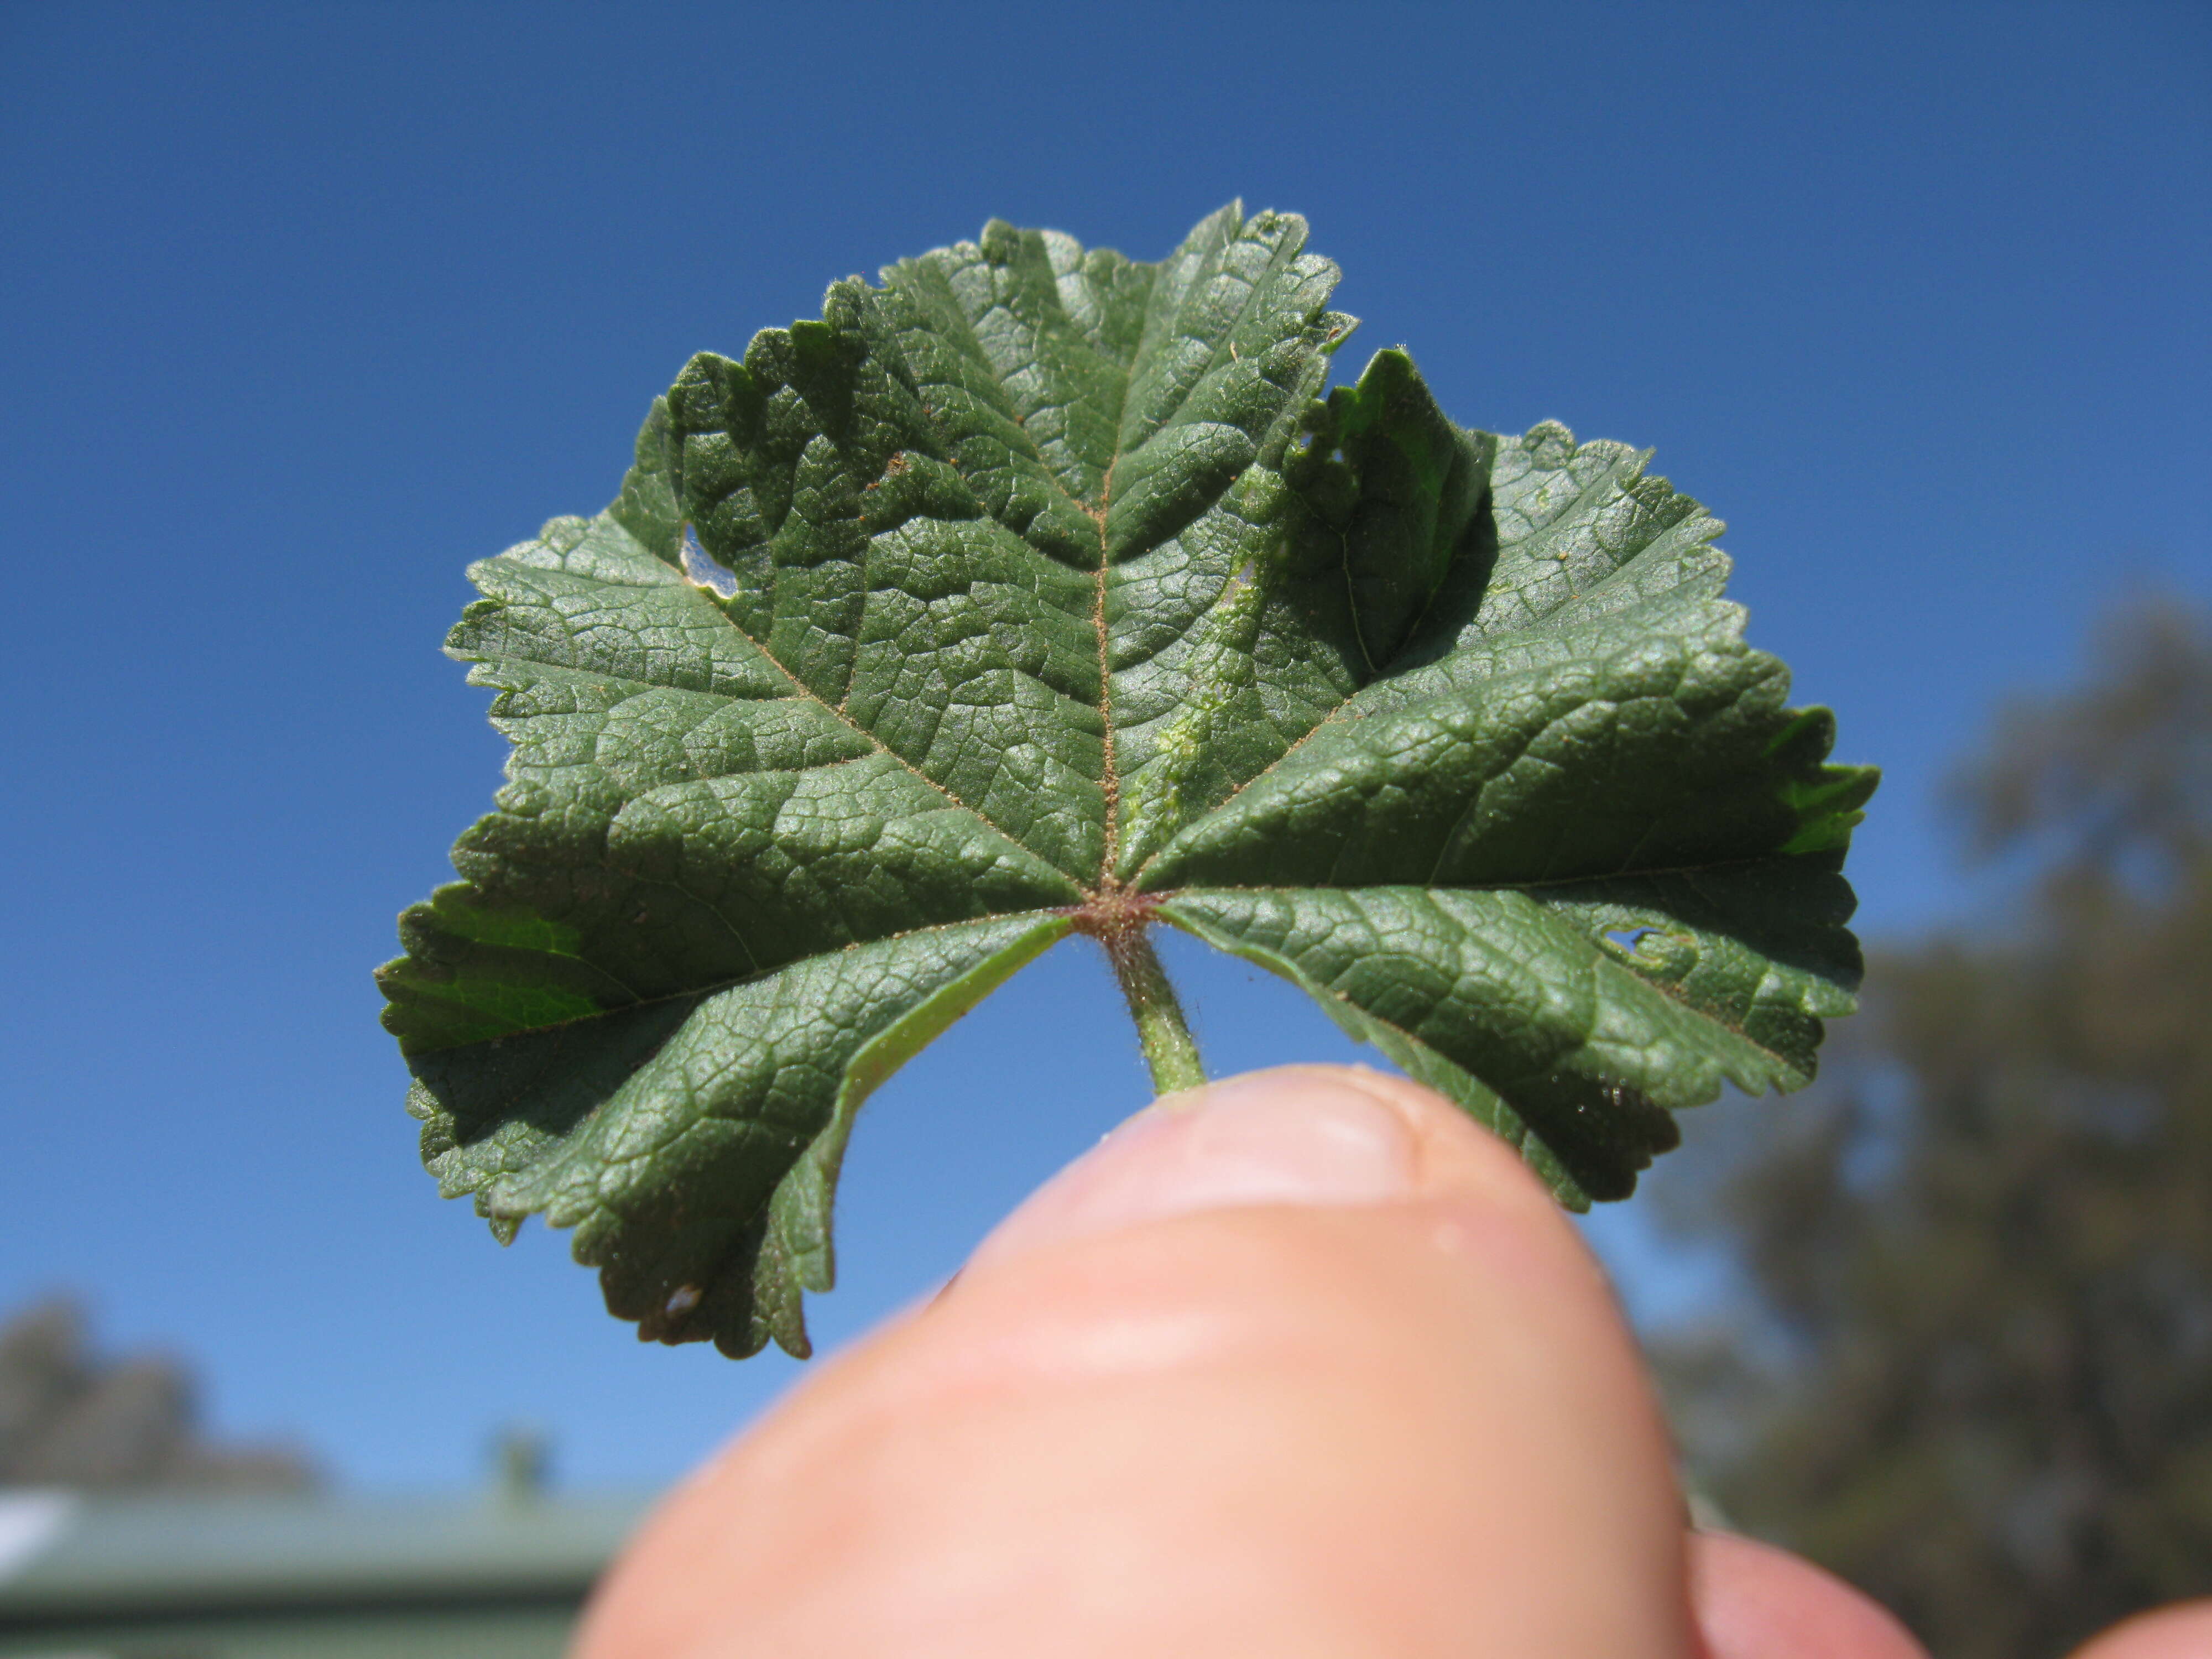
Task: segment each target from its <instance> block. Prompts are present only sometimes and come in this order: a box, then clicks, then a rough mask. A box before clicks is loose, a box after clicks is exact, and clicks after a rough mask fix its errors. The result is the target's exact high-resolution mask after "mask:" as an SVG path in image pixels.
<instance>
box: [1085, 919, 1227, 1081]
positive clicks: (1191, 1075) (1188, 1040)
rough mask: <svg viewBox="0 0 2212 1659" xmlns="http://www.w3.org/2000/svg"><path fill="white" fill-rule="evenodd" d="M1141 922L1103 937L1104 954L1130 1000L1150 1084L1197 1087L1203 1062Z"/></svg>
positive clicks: (1165, 973)
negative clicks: (1107, 937)
mask: <svg viewBox="0 0 2212 1659" xmlns="http://www.w3.org/2000/svg"><path fill="white" fill-rule="evenodd" d="M1146 932H1147V930H1146V928H1144V927H1132V928H1130V929H1129V930H1128V931H1127V933H1121V934H1119V935H1117V936H1116V937H1115V938H1113V939H1109V940H1107V941H1106V955H1107V957H1108V958H1109V960H1111V961H1112V963H1113V964H1114V976H1115V978H1116V979H1118V980H1120V981H1121V994H1122V995H1123V996H1125V997H1127V998H1128V1000H1129V1017H1130V1018H1132V1019H1133V1020H1135V1021H1136V1022H1137V1040H1138V1042H1140V1043H1142V1044H1143V1045H1144V1049H1145V1064H1146V1065H1147V1066H1151V1067H1152V1087H1153V1088H1154V1089H1155V1090H1157V1091H1158V1092H1159V1093H1161V1094H1164V1095H1165V1094H1173V1093H1174V1092H1175V1091H1176V1090H1178V1089H1196V1088H1199V1087H1200V1086H1202V1085H1204V1084H1205V1082H1206V1066H1205V1063H1204V1062H1203V1061H1201V1060H1200V1059H1199V1057H1198V1044H1197V1043H1196V1042H1194V1041H1193V1040H1192V1037H1191V1035H1190V1026H1189V1024H1188V1022H1187V1021H1186V1020H1185V1019H1184V1018H1183V1017H1182V1002H1181V1001H1179V1000H1177V999H1176V992H1175V986H1174V985H1173V984H1172V983H1170V981H1169V979H1168V973H1167V969H1164V968H1163V967H1161V966H1160V959H1159V957H1158V955H1157V954H1156V953H1155V952H1154V951H1153V950H1152V940H1151V939H1147V938H1146Z"/></svg>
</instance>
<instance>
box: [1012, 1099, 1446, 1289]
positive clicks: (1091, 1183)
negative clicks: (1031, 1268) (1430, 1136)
mask: <svg viewBox="0 0 2212 1659" xmlns="http://www.w3.org/2000/svg"><path fill="white" fill-rule="evenodd" d="M1414 1162H1415V1159H1414V1148H1413V1132H1412V1131H1411V1130H1410V1129H1409V1128H1407V1126H1406V1122H1405V1121H1404V1120H1403V1119H1402V1118H1401V1117H1400V1116H1399V1115H1398V1114H1397V1113H1396V1112H1395V1111H1393V1110H1391V1109H1390V1108H1389V1107H1388V1106H1386V1105H1384V1104H1383V1103H1382V1102H1381V1101H1380V1100H1378V1099H1376V1097H1374V1096H1372V1095H1370V1094H1369V1093H1367V1092H1366V1091H1364V1090H1362V1089H1359V1088H1357V1087H1355V1086H1353V1085H1351V1084H1349V1083H1345V1082H1341V1081H1339V1080H1337V1079H1334V1078H1331V1077H1329V1076H1328V1075H1327V1074H1325V1073H1306V1072H1278V1073H1260V1074H1259V1075H1256V1076H1253V1077H1243V1078H1235V1079H1231V1080H1230V1081H1228V1082H1225V1083H1218V1084H1214V1085H1210V1086H1209V1087H1206V1088H1204V1089H1198V1090H1193V1091H1189V1092H1188V1093H1185V1094H1180V1095H1170V1096H1169V1097H1167V1098H1166V1099H1164V1100H1162V1101H1161V1102H1159V1103H1158V1104H1157V1105H1154V1106H1152V1107H1150V1108H1148V1109H1146V1110H1145V1111H1142V1112H1139V1114H1138V1115H1136V1116H1135V1117H1133V1118H1131V1119H1130V1120H1129V1121H1127V1123H1125V1124H1123V1125H1122V1126H1121V1127H1120V1128H1118V1129H1116V1130H1115V1132H1114V1133H1112V1134H1110V1135H1109V1136H1107V1137H1106V1139H1104V1140H1103V1141H1101V1142H1100V1143H1099V1144H1098V1146H1096V1147H1095V1148H1093V1149H1092V1150H1091V1152H1087V1153H1085V1155H1084V1156H1083V1157H1082V1158H1079V1159H1077V1160H1076V1161H1075V1162H1074V1163H1073V1164H1070V1165H1068V1167H1067V1168H1066V1169H1065V1170H1061V1171H1060V1174H1058V1175H1057V1176H1054V1177H1053V1178H1052V1179H1051V1180H1050V1181H1048V1182H1046V1183H1045V1184H1044V1185H1043V1186H1042V1187H1041V1188H1038V1189H1037V1191H1036V1193H1035V1194H1032V1195H1031V1196H1030V1199H1029V1200H1028V1201H1027V1202H1026V1203H1024V1205H1023V1206H1021V1207H1020V1208H1019V1209H1018V1210H1016V1211H1015V1212H1013V1214H1012V1215H1011V1216H1009V1217H1007V1218H1006V1220H1005V1221H1003V1222H1001V1223H1000V1225H999V1226H998V1228H997V1230H996V1231H994V1232H993V1233H992V1234H991V1236H990V1237H988V1238H986V1239H985V1240H984V1241H983V1243H982V1245H981V1247H980V1248H979V1249H977V1250H976V1252H975V1255H974V1256H973V1257H972V1258H971V1259H970V1265H971V1266H972V1265H975V1264H976V1263H981V1262H984V1261H995V1260H997V1259H999V1258H1000V1257H1004V1256H1008V1255H1017V1254H1018V1253H1020V1252H1022V1251H1025V1250H1032V1249H1038V1248H1039V1247H1041V1246H1043V1245H1047V1244H1057V1243H1066V1242H1067V1241H1069V1240H1071V1239H1075V1238H1079V1237H1085V1236H1086V1235H1088V1234H1093V1233H1102V1232H1110V1231H1115V1229H1118V1228H1121V1227H1127V1226H1131V1225H1135V1224H1136V1223H1138V1222H1142V1221H1153V1220H1158V1219H1161V1218H1165V1217H1169V1216H1175V1215H1185V1214H1188V1213H1190V1212H1193V1211H1197V1210H1213V1209H1225V1208H1229V1207H1231V1206H1240V1205H1249V1204H1313V1205H1342V1204H1379V1203H1385V1202H1388V1201H1389V1200H1392V1199H1395V1198H1401V1197H1404V1196H1405V1195H1406V1194H1408V1193H1410V1192H1411V1191H1412V1190H1413V1173H1414Z"/></svg>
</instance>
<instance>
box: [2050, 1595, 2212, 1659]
mask: <svg viewBox="0 0 2212 1659" xmlns="http://www.w3.org/2000/svg"><path fill="white" fill-rule="evenodd" d="M2207 1654H2212V1600H2206V1601H2182V1602H2178V1603H2176V1604H2175V1605H2174V1606H2172V1607H2160V1608H2158V1609H2157V1610H2156V1611H2155V1612H2152V1613H2139V1614H2137V1615H2136V1617H2135V1618H2133V1619H2130V1620H2128V1621H2127V1622H2126V1623H2125V1624H2124V1625H2116V1626H2113V1627H2112V1629H2111V1630H2108V1631H2106V1632H2105V1633H2104V1634H2103V1635H2102V1636H2100V1637H2098V1638H2096V1639H2095V1640H2094V1641H2093V1642H2091V1643H2090V1644H2089V1645H2088V1646H2087V1647H2085V1648H2082V1649H2081V1650H2079V1651H2078V1652H2076V1653H2075V1656H2074V1659H2204V1656H2206V1655H2207Z"/></svg>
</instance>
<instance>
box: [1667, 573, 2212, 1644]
mask: <svg viewBox="0 0 2212 1659" xmlns="http://www.w3.org/2000/svg"><path fill="white" fill-rule="evenodd" d="M1954 799H1955V805H1956V807H1957V809H1958V811H1959V812H1960V816H1961V817H1962V818H1963V821H1964V823H1965V827H1966V829H1967V832H1968V834H1969V836H1970V837H1971V839H1972V843H1973V845H1974V847H1975V849H1976V851H1977V853H1978V854H1979V855H1980V856H1982V857H1984V858H1985V859H1990V860H1999V861H2000V871H2001V873H2002V876H2003V877H2004V878H2005V879H2006V884H2007V886H2008V890H2009V891H2010V892H2011V894H2012V895H2013V896H2014V898H2015V902H2014V903H2013V904H2012V905H2011V906H2010V907H2009V910H2008V915H2006V916H2005V917H2004V918H2003V919H2002V923H2001V924H2000V925H1998V926H1996V927H1993V928H1992V929H1991V930H1990V936H1989V937H1987V938H1981V937H1972V938H1967V937H1961V938H1944V939H1935V940H1932V941H1929V942H1927V943H1924V944H1922V945H1917V946H1914V947H1911V948H1905V949H1899V950H1892V951H1886V952H1883V951H1877V952H1875V953H1874V955H1873V957H1872V958H1871V959H1870V961H1869V972H1868V980H1867V995H1866V1006H1865V1011H1864V1012H1863V1014H1862V1015H1861V1016H1860V1017H1859V1018H1857V1019H1856V1020H1853V1021H1850V1022H1847V1023H1846V1024H1844V1025H1843V1026H1840V1027H1838V1030H1837V1032H1836V1036H1837V1038H1838V1042H1837V1044H1836V1048H1835V1052H1834V1054H1833V1057H1832V1060H1831V1062H1830V1064H1829V1067H1828V1076H1827V1079H1826V1080H1825V1081H1824V1083H1823V1085H1822V1086H1821V1088H1820V1090H1819V1091H1817V1093H1816V1095H1815V1097H1814V1098H1813V1099H1812V1100H1811V1101H1810V1102H1809V1103H1807V1104H1806V1105H1804V1106H1802V1107H1796V1108H1781V1109H1778V1108H1776V1107H1775V1106H1773V1105H1772V1104H1771V1103H1747V1105H1748V1107H1749V1109H1748V1110H1747V1111H1737V1110H1735V1109H1730V1108H1716V1109H1713V1112H1712V1114H1711V1120H1712V1121H1711V1122H1710V1123H1709V1124H1706V1125H1695V1124H1693V1125H1692V1146H1691V1150H1690V1152H1688V1153H1687V1154H1686V1155H1685V1157H1684V1158H1681V1159H1680V1160H1679V1168H1678V1172H1675V1173H1672V1174H1669V1175H1668V1176H1666V1178H1662V1179H1661V1180H1658V1181H1656V1182H1655V1183H1654V1184H1655V1187H1656V1188H1658V1189H1659V1194H1660V1200H1659V1201H1660V1206H1661V1212H1662V1215H1664V1216H1666V1217H1668V1218H1670V1220H1671V1221H1672V1222H1673V1223H1674V1225H1678V1226H1680V1227H1682V1228H1684V1229H1686V1230H1687V1231H1690V1232H1692V1235H1698V1234H1703V1235H1705V1236H1706V1237H1711V1236H1712V1235H1713V1234H1714V1233H1716V1232H1717V1234H1718V1235H1719V1236H1720V1237H1722V1238H1723V1239H1724V1240H1725V1241H1726V1243H1727V1244H1728V1247H1729V1251H1730V1253H1731V1255H1732V1256H1733V1258H1734V1260H1735V1262H1736V1263H1737V1265H1738V1267H1739V1268H1740V1270H1741V1285H1742V1287H1743V1289H1744V1291H1745V1295H1744V1296H1743V1297H1741V1299H1740V1301H1739V1304H1737V1305H1736V1307H1735V1311H1734V1312H1733V1314H1731V1315H1729V1316H1724V1317H1723V1321H1722V1322H1718V1323H1717V1324H1715V1325H1712V1326H1709V1327H1707V1328H1704V1329H1702V1330H1693V1331H1688V1332H1681V1331H1677V1332H1674V1333H1672V1334H1665V1335H1663V1336H1662V1337H1661V1338H1659V1339H1657V1340H1655V1343H1654V1350H1655V1357H1656V1359H1657V1361H1658V1363H1659V1366H1660V1370H1661V1372H1662V1377H1663V1378H1664V1379H1665V1381H1666V1383H1667V1384H1668V1392H1669V1394H1670V1396H1671V1398H1672V1399H1673V1401H1674V1404H1675V1408H1676V1419H1677V1424H1678V1429H1679V1431H1680V1435H1681V1437H1682V1439H1683V1443H1684V1446H1685V1451H1686V1458H1687V1461H1688V1462H1689V1464H1690V1467H1691V1469H1692V1474H1693V1475H1694V1476H1695V1478H1696V1479H1697V1480H1699V1482H1700V1483H1701V1484H1703V1485H1704V1486H1705V1487H1706V1489H1707V1490H1708V1491H1709V1492H1711V1494H1712V1495H1713V1496H1714V1497H1715V1498H1717V1500H1718V1502H1719V1504H1720V1505H1721V1506H1722V1508H1723V1510H1724V1511H1725V1512H1726V1513H1727V1515H1728V1516H1729V1518H1730V1519H1731V1520H1732V1521H1733V1522H1734V1523H1735V1524H1736V1525H1738V1526H1741V1527H1742V1528H1745V1529H1747V1530H1749V1531H1753V1532H1755V1533H1759V1534H1763V1535H1765V1536H1769V1537H1771V1538H1774V1539H1776V1540H1778V1541H1782V1542H1784V1543H1787V1544H1790V1545H1791V1546H1793V1547H1796V1548H1798V1549H1801V1550H1802V1551H1804V1552H1806V1553H1808V1554H1810V1555H1811V1556H1813V1557H1814V1559H1817V1560H1820V1561H1822V1562H1824V1563H1826V1565H1829V1566H1830V1567H1832V1568H1833V1569H1835V1570H1836V1571H1839V1572H1841V1573H1843V1574H1844V1576H1845V1577H1849V1578H1850V1579H1852V1580H1853V1581H1855V1582H1856V1583H1859V1584H1861V1585H1863V1586H1864V1587H1865V1588H1866V1589H1868V1590H1869V1591H1870V1592H1872V1593H1873V1594H1874V1595H1877V1596H1879V1597H1880V1598H1881V1600H1882V1601H1885V1602H1887V1604H1888V1605H1889V1606H1891V1607H1893V1608H1895V1609H1896V1610H1897V1611H1898V1613H1899V1614H1901V1615H1902V1616H1903V1617H1904V1618H1905V1620H1906V1621H1907V1622H1908V1623H1909V1624H1911V1626H1913V1627H1914V1628H1915V1630H1917V1632H1919V1634H1920V1635H1921V1637H1922V1638H1923V1639H1924V1640H1925V1641H1927V1642H1928V1643H1929V1644H1930V1645H1931V1646H1932V1647H1933V1648H1934V1649H1935V1650H1936V1652H1938V1653H1940V1654H1942V1655H1945V1656H1956V1659H1983V1656H1988V1659H1997V1656H2003V1659H2021V1656H2040V1655H2057V1654H2060V1653H2063V1652H2064V1651H2066V1650H2068V1649H2069V1648H2070V1647H2071V1646H2072V1645H2073V1644H2075V1642H2076V1641H2078V1640H2079V1639H2081V1638H2082V1637H2084V1636H2086V1635H2087V1634H2088V1633H2089V1632H2092V1631H2093V1630H2095V1629H2097V1628H2099V1627H2100V1626H2104V1625H2106V1624H2107V1623H2109V1622H2111V1621H2112V1620H2115V1619H2118V1618H2119V1617H2121V1616H2122V1615H2124V1614H2125V1613H2130V1612H2132V1611H2134V1610H2136V1609H2138V1608H2140V1607H2144V1606H2147V1605H2148V1604H2150V1603H2153V1602H2156V1601H2165V1600H2168V1599H2172V1598H2174V1597H2178V1596H2184V1595H2205V1594H2207V1593H2212V626H2208V623H2207V620H2206V619H2205V618H2204V617H2201V616H2197V615H2194V614H2191V613H2190V612H2189V611H2186V610H2185V609H2184V608H2183V607H2182V606H2180V605H2179V604H2178V603H2176V602H2171V601H2169V602H2167V603H2165V604H2162V605H2160V604H2145V605H2141V606H2139V607H2137V608H2136V609H2133V610H2130V611H2127V612H2125V613H2124V614H2122V615H2121V616H2119V617H2116V618H2115V619H2114V621H2113V622H2112V623H2111V624H2109V625H2108V626H2107V628H2106V629H2105V631H2104V632H2103V634H2102V635H2101V636H2100V640H2099V642H2098V649H2097V652H2096V655H2095V665H2094V669H2093V674H2092V677H2091V678H2090V680H2089V682H2088V683H2087V684H2085V685H2083V686H2082V687H2081V688H2079V689H2077V690H2075V691H2073V692H2071V693H2069V694H2068V695H2065V696H2060V697H2057V698H2053V699H2050V700H2046V701H2043V702H2033V703H2030V702H2022V703H2020V704H2017V705H2015V707H2013V708H2010V709H2009V710H2008V711H2007V712H2006V714H2004V715H2003V717H2002V719H2001V720H2000V722H1999V724H1998V726H1997V729H1996V732H1995V734H1994V738H1993V741H1992V742H1991V744H1990V747H1989V750H1988V752H1987V753H1986V754H1985V755H1984V756H1983V757H1980V758H1979V759H1978V760H1977V761H1976V762H1975V763H1973V764H1972V766H1971V767H1970V768H1968V769H1966V771H1965V772H1964V773H1963V774H1962V775H1961V776H1960V781H1959V784H1958V786H1957V788H1956V791H1955V797H1954ZM1778 1124H1780V1125H1781V1126H1782V1127H1776V1126H1777V1125H1778Z"/></svg>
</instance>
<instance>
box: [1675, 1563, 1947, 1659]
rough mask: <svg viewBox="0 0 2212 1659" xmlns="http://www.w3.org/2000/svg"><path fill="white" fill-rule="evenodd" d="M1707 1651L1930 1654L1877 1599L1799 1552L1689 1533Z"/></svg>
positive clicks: (1709, 1658) (1747, 1655)
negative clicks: (1818, 1565) (1794, 1552)
mask: <svg viewBox="0 0 2212 1659" xmlns="http://www.w3.org/2000/svg"><path fill="white" fill-rule="evenodd" d="M1690 1602H1691V1607H1692V1610H1693V1612H1694V1613H1695V1616H1696V1619H1697V1625H1698V1633H1699V1636H1700V1637H1701V1638H1703V1639H1704V1641H1705V1659H1928V1650H1927V1649H1925V1648H1923V1647H1922V1646H1921V1645H1920V1644H1919V1643H1917V1642H1916V1641H1915V1640H1913V1638H1912V1637H1911V1633H1910V1632H1907V1631H1906V1630H1905V1626H1902V1625H1900V1624H1899V1623H1898V1622H1897V1620H1896V1619H1895V1618H1894V1617H1893V1616H1892V1614H1891V1613H1889V1612H1888V1610H1887V1608H1885V1607H1882V1606H1881V1603H1879V1602H1877V1601H1873V1600H1871V1599H1870V1598H1869V1597H1867V1596H1865V1595H1861V1594H1860V1593H1859V1592H1858V1591H1857V1590H1856V1589H1852V1588H1851V1587H1850V1585H1849V1584H1846V1583H1844V1581H1843V1580H1842V1579H1840V1578H1838V1577H1835V1576H1834V1575H1833V1574H1832V1573H1828V1572H1825V1571H1822V1570H1821V1569H1820V1568H1819V1567H1816V1566H1814V1565H1813V1564H1812V1563H1811V1562H1810V1561H1808V1560H1806V1559H1804V1558H1803V1557H1802V1556H1798V1555H1792V1554H1790V1553H1789V1552H1788V1551H1786V1550H1778V1549H1776V1548H1774V1547H1772V1546H1771V1545H1769V1544H1761V1543H1757V1542H1754V1541H1753V1540H1751V1539H1748V1538H1739V1537H1736V1536H1735V1535H1734V1534H1728V1533H1697V1534H1692V1537H1691V1540H1690Z"/></svg>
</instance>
